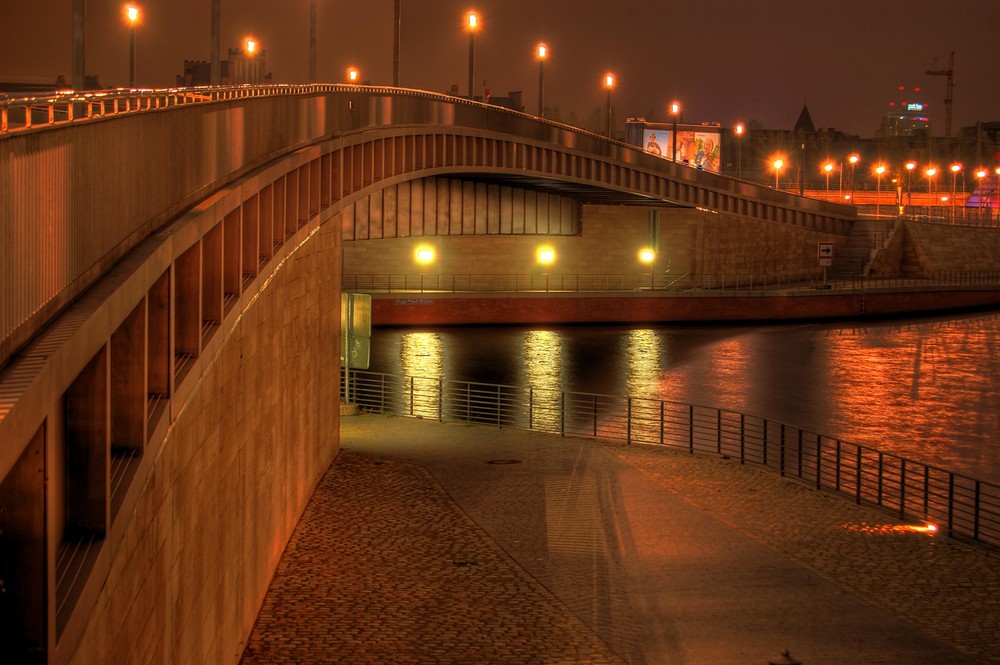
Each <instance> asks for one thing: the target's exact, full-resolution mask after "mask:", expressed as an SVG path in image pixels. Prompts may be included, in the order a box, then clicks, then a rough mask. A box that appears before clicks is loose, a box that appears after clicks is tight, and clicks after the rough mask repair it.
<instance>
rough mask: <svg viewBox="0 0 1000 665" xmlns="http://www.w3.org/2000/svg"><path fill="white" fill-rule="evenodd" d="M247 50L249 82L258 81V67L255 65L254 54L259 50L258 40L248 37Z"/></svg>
mask: <svg viewBox="0 0 1000 665" xmlns="http://www.w3.org/2000/svg"><path fill="white" fill-rule="evenodd" d="M244 44H245V46H246V52H247V56H248V57H247V70H248V71H247V83H256V82H257V68H256V67H255V66H254V65H255V64H256V63H255V62H254V54H255V53H256V52H257V40H255V39H253V38H252V37H248V38H247V40H246V41H245V42H244Z"/></svg>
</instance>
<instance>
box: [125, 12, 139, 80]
mask: <svg viewBox="0 0 1000 665" xmlns="http://www.w3.org/2000/svg"><path fill="white" fill-rule="evenodd" d="M125 18H126V19H128V23H129V31H128V87H130V88H134V87H135V26H136V24H137V23H138V22H139V8H138V7H136V6H135V5H128V6H127V7H125Z"/></svg>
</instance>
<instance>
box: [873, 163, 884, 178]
mask: <svg viewBox="0 0 1000 665" xmlns="http://www.w3.org/2000/svg"><path fill="white" fill-rule="evenodd" d="M875 173H876V174H878V175H882V174H883V173H885V166H883V165H882V164H879V165H878V166H876V167H875Z"/></svg>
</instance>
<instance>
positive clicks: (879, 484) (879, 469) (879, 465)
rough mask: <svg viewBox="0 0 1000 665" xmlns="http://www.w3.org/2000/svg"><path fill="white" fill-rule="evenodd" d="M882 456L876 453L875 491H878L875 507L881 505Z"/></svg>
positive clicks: (880, 452)
mask: <svg viewBox="0 0 1000 665" xmlns="http://www.w3.org/2000/svg"><path fill="white" fill-rule="evenodd" d="M884 456H885V455H884V454H883V453H882V451H881V450H880V451H879V452H878V490H877V491H878V499H877V500H876V502H875V503H876V505H879V506H881V505H882V474H883V470H882V467H883V462H882V458H883V457H884Z"/></svg>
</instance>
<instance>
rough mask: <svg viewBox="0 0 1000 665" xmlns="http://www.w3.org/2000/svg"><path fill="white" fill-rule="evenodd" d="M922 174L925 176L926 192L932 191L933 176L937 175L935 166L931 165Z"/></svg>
mask: <svg viewBox="0 0 1000 665" xmlns="http://www.w3.org/2000/svg"><path fill="white" fill-rule="evenodd" d="M924 175H926V176H927V193H928V194H930V193H931V192H932V191H934V176H936V175H937V168H935V167H933V166H931V167H929V168H928V169H927V170H926V171H924Z"/></svg>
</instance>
